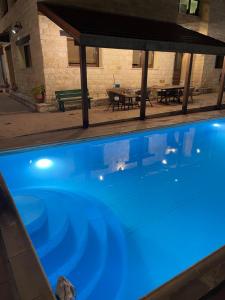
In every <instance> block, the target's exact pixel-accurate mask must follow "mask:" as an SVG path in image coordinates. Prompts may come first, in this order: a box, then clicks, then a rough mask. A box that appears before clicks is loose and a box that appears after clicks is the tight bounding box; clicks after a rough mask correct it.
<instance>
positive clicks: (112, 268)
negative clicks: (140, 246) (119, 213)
mask: <svg viewBox="0 0 225 300" xmlns="http://www.w3.org/2000/svg"><path fill="white" fill-rule="evenodd" d="M103 211H104V213H105V220H106V223H107V228H108V230H107V235H108V252H107V257H106V260H105V265H104V269H103V270H102V273H101V276H100V278H99V280H98V281H97V282H96V285H95V286H93V287H92V291H91V293H89V294H87V293H86V290H85V289H83V291H82V294H81V295H80V298H78V299H79V300H85V299H90V300H94V299H100V300H104V299H107V300H115V299H120V300H122V299H123V298H122V297H120V296H121V295H122V292H123V283H124V282H125V279H126V270H127V268H126V267H127V265H126V263H127V261H126V243H125V238H124V234H123V232H122V229H121V226H120V224H119V223H118V221H117V220H116V219H115V216H113V215H112V214H111V213H110V212H109V211H108V210H105V208H103Z"/></svg>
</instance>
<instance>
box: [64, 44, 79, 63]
mask: <svg viewBox="0 0 225 300" xmlns="http://www.w3.org/2000/svg"><path fill="white" fill-rule="evenodd" d="M67 49H68V61H69V64H79V63H80V56H79V47H78V46H75V45H74V41H73V40H67Z"/></svg>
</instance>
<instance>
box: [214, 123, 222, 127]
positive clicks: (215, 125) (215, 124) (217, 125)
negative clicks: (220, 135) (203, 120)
mask: <svg viewBox="0 0 225 300" xmlns="http://www.w3.org/2000/svg"><path fill="white" fill-rule="evenodd" d="M213 126H214V127H220V126H221V125H220V124H218V123H213Z"/></svg>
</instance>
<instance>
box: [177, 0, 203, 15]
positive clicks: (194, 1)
mask: <svg viewBox="0 0 225 300" xmlns="http://www.w3.org/2000/svg"><path fill="white" fill-rule="evenodd" d="M199 4H200V0H180V3H179V12H180V13H183V14H188V15H194V16H198V15H199Z"/></svg>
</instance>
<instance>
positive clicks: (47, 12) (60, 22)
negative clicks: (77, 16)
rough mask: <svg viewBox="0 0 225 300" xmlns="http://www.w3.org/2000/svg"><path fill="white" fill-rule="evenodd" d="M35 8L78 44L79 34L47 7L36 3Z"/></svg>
mask: <svg viewBox="0 0 225 300" xmlns="http://www.w3.org/2000/svg"><path fill="white" fill-rule="evenodd" d="M37 6H38V10H39V12H41V13H42V14H44V15H45V16H46V17H48V18H49V19H50V20H51V21H52V22H54V23H55V24H56V25H58V26H59V27H60V28H62V29H63V30H64V31H66V32H67V33H68V34H69V35H70V36H72V37H73V38H74V39H76V41H77V42H78V43H80V32H79V31H78V30H77V29H75V28H74V27H73V26H71V25H70V24H68V23H67V22H66V21H64V20H63V19H62V18H60V17H59V16H58V15H56V14H55V13H54V12H53V11H52V10H51V9H49V8H48V6H47V5H45V4H43V3H40V2H38V4H37Z"/></svg>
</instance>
